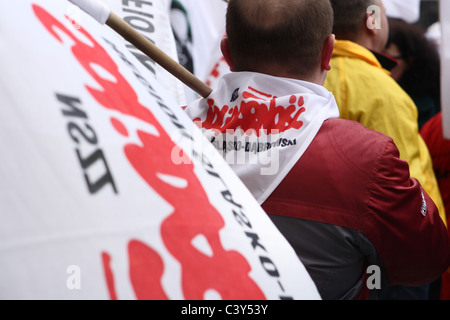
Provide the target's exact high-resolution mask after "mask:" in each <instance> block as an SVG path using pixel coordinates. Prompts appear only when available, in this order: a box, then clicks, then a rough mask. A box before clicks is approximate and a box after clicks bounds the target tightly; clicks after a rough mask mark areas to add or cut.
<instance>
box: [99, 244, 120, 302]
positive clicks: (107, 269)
mask: <svg viewBox="0 0 450 320" xmlns="http://www.w3.org/2000/svg"><path fill="white" fill-rule="evenodd" d="M102 264H103V272H104V273H105V280H106V286H107V287H108V292H109V298H110V299H111V300H117V293H116V288H115V285H114V274H113V271H112V269H111V256H110V255H109V254H108V253H106V252H103V253H102Z"/></svg>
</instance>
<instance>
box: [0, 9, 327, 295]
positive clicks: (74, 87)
mask: <svg viewBox="0 0 450 320" xmlns="http://www.w3.org/2000/svg"><path fill="white" fill-rule="evenodd" d="M111 3H112V1H108V4H109V5H110V7H111V9H112V10H113V11H115V9H117V7H116V8H115V7H114V6H112V5H111ZM116 3H117V4H118V5H120V6H122V3H125V2H122V1H116ZM127 3H129V4H131V3H134V4H135V5H136V6H137V4H138V3H140V4H142V6H144V5H145V4H146V3H148V2H147V1H145V2H144V1H128V2H127ZM152 3H153V5H154V7H153V9H157V6H158V5H157V3H158V2H152ZM125 9H126V10H125ZM128 9H129V10H128ZM138 9H139V6H137V7H136V8H133V9H131V8H123V13H124V14H125V13H126V14H132V12H131V11H130V10H132V11H137V10H138ZM161 9H162V7H161ZM71 10H73V7H71V4H70V3H69V2H68V1H62V0H21V1H2V2H0V70H1V73H0V122H1V125H0V145H1V148H2V165H1V166H0V217H1V221H2V222H1V223H0V261H1V263H0V299H227V300H228V299H274V300H276V299H285V298H292V299H320V296H319V294H318V292H317V289H316V287H315V285H314V283H313V282H312V280H311V278H310V276H309V275H308V273H307V272H306V269H305V268H304V266H303V265H302V263H301V262H300V261H299V260H298V258H297V256H296V254H295V252H294V251H293V249H292V248H291V247H290V246H289V245H288V243H287V241H286V240H285V239H284V238H283V237H282V235H281V234H280V233H279V232H278V230H277V229H276V228H275V226H274V225H273V224H272V223H271V221H270V219H269V218H268V216H267V215H266V214H265V213H264V212H263V210H262V209H261V207H260V206H259V205H258V203H257V202H256V200H255V199H254V198H253V197H252V196H251V194H250V193H249V191H248V190H247V189H246V188H245V187H244V185H243V184H242V183H241V182H240V180H239V179H238V178H237V177H236V175H235V174H234V173H233V172H232V170H231V169H230V168H229V166H228V165H226V163H225V161H223V159H222V157H221V156H220V155H219V154H218V153H217V152H216V150H215V149H214V147H213V146H212V145H211V144H209V143H208V142H207V140H206V139H205V138H204V137H203V136H202V134H201V132H200V130H198V129H197V128H196V127H195V125H194V123H193V122H192V121H191V120H190V119H188V117H187V116H186V115H185V114H184V112H183V111H182V110H181V108H180V107H179V105H178V101H176V97H174V96H172V94H171V93H170V92H169V91H167V90H165V87H164V86H163V85H162V83H161V81H160V80H161V79H160V78H159V79H157V78H156V77H155V75H154V73H153V72H152V71H151V70H150V69H149V68H146V67H144V66H143V65H142V63H141V62H139V60H138V59H136V56H135V54H136V53H135V52H131V51H132V50H131V51H130V50H129V48H127V47H126V44H125V42H124V41H123V39H121V38H120V37H118V36H117V35H116V34H115V33H114V32H113V31H112V30H111V29H109V28H108V27H107V26H101V25H100V24H99V23H97V22H96V21H95V20H94V19H91V18H90V17H88V16H87V15H85V14H84V12H83V13H79V14H80V18H81V19H80V20H79V21H78V22H79V24H78V23H75V21H73V20H70V18H69V19H68V18H66V17H69V16H70V12H72V11H71ZM77 14H78V13H77ZM133 14H135V16H134V17H135V19H136V21H135V23H136V24H137V20H139V19H137V18H136V17H141V18H142V19H144V18H150V16H152V17H154V18H155V19H156V18H157V17H162V16H164V12H160V13H157V12H153V13H151V14H150V13H148V12H147V13H145V14H144V13H133ZM130 19H131V18H130ZM148 21H149V20H148ZM141 23H142V24H141V27H142V28H144V27H148V28H149V29H148V30H149V31H150V27H149V24H148V23H147V22H144V21H143V20H141ZM156 24H157V23H156V22H155V25H154V26H155V28H156ZM152 67H154V66H153V65H152Z"/></svg>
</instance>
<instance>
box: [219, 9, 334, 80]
mask: <svg viewBox="0 0 450 320" xmlns="http://www.w3.org/2000/svg"><path fill="white" fill-rule="evenodd" d="M332 28H333V10H332V8H331V5H330V2H329V0H230V1H229V4H228V9H227V15H226V33H227V37H228V40H229V44H230V51H231V56H232V60H233V65H234V68H235V70H236V71H256V72H260V71H261V70H264V65H265V64H266V65H267V64H272V65H273V64H275V65H277V66H280V67H282V68H284V71H287V72H288V73H291V74H296V75H302V76H309V75H311V74H312V73H313V72H314V71H315V70H316V69H315V68H317V67H318V66H320V60H321V56H322V49H323V46H324V43H325V40H326V39H327V37H328V36H329V35H330V34H331V33H332Z"/></svg>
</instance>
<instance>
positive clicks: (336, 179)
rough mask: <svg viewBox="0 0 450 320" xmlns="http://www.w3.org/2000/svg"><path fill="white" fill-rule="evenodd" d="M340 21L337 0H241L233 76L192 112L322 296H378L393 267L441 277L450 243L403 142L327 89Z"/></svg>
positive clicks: (407, 279) (229, 56)
mask: <svg viewBox="0 0 450 320" xmlns="http://www.w3.org/2000/svg"><path fill="white" fill-rule="evenodd" d="M332 26H333V10H332V7H331V5H330V1H329V0H230V1H229V5H228V9H227V17H226V32H227V36H226V37H224V39H223V40H222V43H221V49H222V52H223V55H224V57H225V59H226V61H227V62H228V64H229V66H230V70H231V71H232V72H231V73H230V74H227V75H225V76H223V78H222V79H221V80H220V82H219V84H218V87H217V88H215V89H214V90H213V92H212V93H211V94H210V96H208V97H207V98H202V99H198V100H196V101H194V102H193V103H191V104H190V105H188V106H187V107H186V109H185V110H186V112H187V114H188V115H189V116H190V117H191V118H192V119H193V120H194V121H195V122H196V123H197V125H198V126H199V127H200V128H201V129H202V131H203V133H204V134H205V136H206V137H207V138H208V139H209V140H210V141H211V143H212V144H213V145H214V146H215V147H216V148H217V150H218V151H219V153H221V154H222V156H223V157H224V158H225V159H226V160H227V162H228V163H229V165H230V166H231V167H232V168H233V170H234V171H235V172H236V174H237V175H238V176H239V177H240V178H241V180H242V181H243V182H244V184H245V185H246V186H247V187H248V189H249V190H250V191H251V192H252V194H253V196H254V197H255V198H256V199H257V200H258V201H259V203H260V204H261V205H262V207H263V208H264V209H265V211H266V212H267V214H268V215H269V217H270V218H271V219H272V221H273V222H274V224H275V225H276V226H277V227H278V229H279V230H280V231H281V232H282V233H283V235H284V236H285V237H286V239H287V240H288V241H289V243H290V244H291V245H292V247H293V248H294V250H295V251H296V253H297V255H298V257H299V258H300V260H301V261H302V262H303V264H304V265H305V267H306V269H307V270H308V271H309V273H310V274H311V277H312V278H313V280H314V282H315V284H316V286H317V288H318V290H319V292H320V294H321V296H322V298H324V299H368V298H369V297H374V296H376V291H377V290H376V289H378V288H379V281H378V279H379V278H380V277H381V275H383V276H387V278H388V280H389V281H390V282H391V283H399V284H407V285H421V284H424V283H427V282H429V281H430V280H434V279H436V278H437V277H438V276H439V275H440V274H441V273H442V272H443V271H444V270H445V269H446V268H447V267H448V265H449V264H450V253H449V252H450V250H449V249H450V244H449V239H448V235H447V231H446V228H445V225H444V224H443V222H442V220H441V219H440V217H439V215H438V212H437V208H436V206H435V204H434V203H433V201H432V200H431V199H430V197H429V196H428V194H427V193H426V192H425V191H424V190H423V188H422V187H421V185H420V183H419V182H418V181H417V180H416V179H413V178H411V177H410V175H409V170H408V164H407V163H406V162H405V161H403V160H400V158H399V153H398V149H397V148H396V146H395V144H394V143H393V141H392V139H391V138H389V137H387V136H385V135H383V134H381V133H378V132H375V131H372V130H369V129H367V128H365V127H364V126H362V125H361V124H359V123H357V122H354V121H348V120H343V119H340V118H339V112H338V106H337V105H336V101H335V99H334V96H333V95H332V94H331V93H330V92H329V91H328V90H326V89H325V88H324V87H323V84H324V81H325V79H326V76H327V72H328V71H329V70H330V59H331V55H332V52H333V47H334V42H335V40H334V39H335V37H334V35H333V34H332ZM212 165H214V163H213V164H212ZM241 222H242V223H244V222H243V221H241ZM246 223H247V224H249V223H251V222H248V221H247V222H246ZM438 247H439V249H438V250H437V249H436V248H438ZM418 252H420V255H421V258H420V259H417V253H418ZM405 270H407V272H404V271H405ZM281 276H282V275H281ZM374 279H375V280H376V281H374ZM368 280H370V281H368Z"/></svg>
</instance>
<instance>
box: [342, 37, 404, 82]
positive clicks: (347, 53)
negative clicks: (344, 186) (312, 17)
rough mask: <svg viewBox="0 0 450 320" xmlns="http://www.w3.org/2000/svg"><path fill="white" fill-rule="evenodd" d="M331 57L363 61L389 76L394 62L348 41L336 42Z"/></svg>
mask: <svg viewBox="0 0 450 320" xmlns="http://www.w3.org/2000/svg"><path fill="white" fill-rule="evenodd" d="M333 57H349V58H356V59H360V60H363V61H365V62H367V63H369V64H370V65H372V66H375V67H377V68H380V69H382V70H383V71H384V72H385V73H387V74H390V72H389V70H392V68H393V67H395V65H396V63H397V62H396V61H395V60H393V59H391V58H389V57H387V56H385V55H382V54H380V53H377V52H373V51H370V50H368V49H366V48H364V47H363V46H361V45H359V44H357V43H355V42H352V41H348V40H336V42H335V46H334V51H333Z"/></svg>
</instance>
